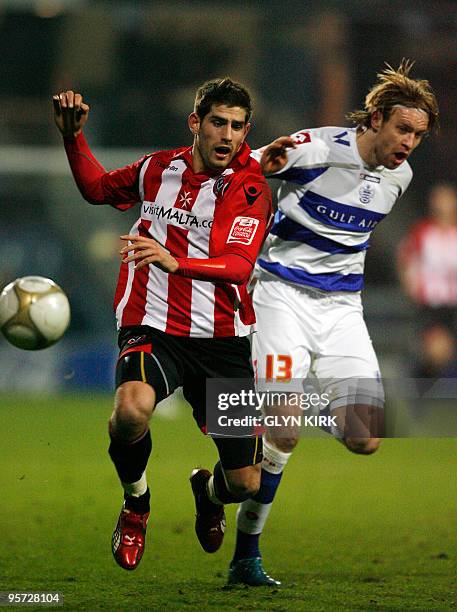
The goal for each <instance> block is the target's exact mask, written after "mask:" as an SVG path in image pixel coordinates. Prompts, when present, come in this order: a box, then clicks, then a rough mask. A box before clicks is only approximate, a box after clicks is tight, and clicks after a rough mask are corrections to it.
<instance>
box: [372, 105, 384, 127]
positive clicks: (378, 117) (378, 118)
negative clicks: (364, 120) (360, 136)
mask: <svg viewBox="0 0 457 612" xmlns="http://www.w3.org/2000/svg"><path fill="white" fill-rule="evenodd" d="M382 119H383V117H382V112H381V111H380V110H379V109H378V108H377V109H376V110H375V111H373V112H372V113H371V129H372V130H373V132H377V131H378V130H379V128H380V127H381V124H382Z"/></svg>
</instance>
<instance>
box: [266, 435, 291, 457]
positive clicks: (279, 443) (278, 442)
mask: <svg viewBox="0 0 457 612" xmlns="http://www.w3.org/2000/svg"><path fill="white" fill-rule="evenodd" d="M269 442H270V444H272V445H273V447H274V448H276V449H277V450H278V451H280V452H281V453H291V452H292V451H293V450H294V448H295V447H296V446H297V444H298V436H296V437H295V436H292V437H287V438H274V439H271V440H269Z"/></svg>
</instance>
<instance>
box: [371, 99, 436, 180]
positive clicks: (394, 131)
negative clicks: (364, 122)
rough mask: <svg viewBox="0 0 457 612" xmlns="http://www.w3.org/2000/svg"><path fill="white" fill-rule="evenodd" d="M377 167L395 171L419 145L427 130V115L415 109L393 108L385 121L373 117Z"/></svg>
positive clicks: (379, 116)
mask: <svg viewBox="0 0 457 612" xmlns="http://www.w3.org/2000/svg"><path fill="white" fill-rule="evenodd" d="M372 121H373V123H372V125H373V128H375V129H376V130H377V131H376V137H375V141H374V155H375V158H376V162H377V165H379V166H385V167H386V168H389V170H395V168H398V166H400V164H402V163H403V162H404V161H405V160H406V159H408V157H409V156H410V155H411V153H412V152H413V151H414V149H415V148H416V147H417V146H418V145H419V144H420V143H421V141H422V139H423V137H424V136H425V134H426V133H427V130H428V115H427V113H425V112H424V111H422V110H420V109H417V108H405V107H398V108H394V109H393V111H392V112H391V114H390V116H389V118H388V119H387V120H385V119H383V118H382V116H381V114H380V113H378V114H377V115H376V116H373V120H372Z"/></svg>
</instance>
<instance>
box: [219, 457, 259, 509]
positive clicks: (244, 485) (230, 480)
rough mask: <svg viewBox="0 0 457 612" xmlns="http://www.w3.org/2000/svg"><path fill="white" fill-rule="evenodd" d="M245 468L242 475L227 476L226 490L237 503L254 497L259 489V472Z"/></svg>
mask: <svg viewBox="0 0 457 612" xmlns="http://www.w3.org/2000/svg"><path fill="white" fill-rule="evenodd" d="M254 468H255V466H252V469H251V468H249V469H248V468H246V471H245V472H244V473H238V474H236V473H235V474H233V473H232V474H230V475H228V474H227V488H228V490H229V491H230V493H231V494H232V495H233V497H235V498H236V499H237V501H244V500H245V499H249V498H250V497H254V495H255V494H256V493H257V491H258V490H259V488H260V470H257V469H254Z"/></svg>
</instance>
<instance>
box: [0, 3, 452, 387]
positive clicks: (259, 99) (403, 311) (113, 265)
mask: <svg viewBox="0 0 457 612" xmlns="http://www.w3.org/2000/svg"><path fill="white" fill-rule="evenodd" d="M456 40H457V2H456V1H455V0H435V1H434V2H430V1H429V0H411V1H409V0H404V1H397V0H392V1H390V2H385V1H378V0H364V1H362V0H345V1H344V2H343V1H342V0H333V1H331V0H319V1H314V0H308V1H306V2H303V0H301V1H298V0H297V1H295V0H286V1H284V2H274V1H271V2H270V1H268V0H264V1H257V2H255V1H251V2H250V1H249V0H244V1H240V0H231V2H218V1H217V0H211V1H209V0H208V1H203V0H199V1H196V2H189V1H177V0H167V1H163V2H155V1H138V0H137V1H135V2H133V1H125V2H122V1H116V0H113V1H97V0H90V1H89V0H9V1H8V0H1V1H0V57H1V62H0V108H1V112H0V194H1V195H0V199H1V213H0V214H1V222H0V261H1V266H0V285H1V286H4V285H5V284H7V283H8V282H9V281H11V280H13V279H14V278H16V277H18V276H24V275H28V274H39V275H43V276H49V277H51V278H53V279H54V280H55V281H56V282H57V283H59V284H60V285H61V286H62V287H63V288H64V289H65V291H66V292H67V294H68V296H69V298H70V302H71V305H72V324H71V329H70V330H69V332H68V333H67V335H66V337H65V341H64V342H63V343H62V344H59V345H58V346H57V347H55V348H53V349H49V350H48V351H45V352H44V353H42V354H40V358H39V360H38V357H37V355H36V354H26V353H24V352H22V351H17V350H15V349H11V348H10V347H8V346H7V345H6V342H3V341H2V343H1V351H0V353H1V356H0V371H1V372H2V373H1V374H0V389H7V388H11V387H14V386H15V385H16V386H17V385H22V386H24V384H25V385H26V386H29V387H30V388H41V387H47V388H52V387H53V385H54V387H55V388H56V389H60V388H66V387H72V386H79V387H81V386H82V387H83V386H85V385H89V386H93V387H98V388H100V389H102V388H103V389H104V388H110V386H111V375H112V361H113V355H115V350H114V349H113V347H114V345H115V339H116V333H115V326H114V317H113V313H112V309H111V304H112V299H113V294H114V287H115V283H116V280H117V271H118V265H119V256H118V250H119V235H120V234H122V233H125V232H126V230H128V229H129V228H130V226H131V224H132V223H133V221H134V219H135V218H136V215H137V212H138V211H136V210H134V211H129V212H128V213H119V212H117V211H115V210H113V209H111V208H109V207H99V208H98V207H91V206H90V205H89V204H87V203H85V202H84V201H83V200H82V198H81V196H80V195H79V192H78V191H77V188H76V186H75V185H74V183H73V180H72V178H71V174H70V171H69V169H68V165H67V162H66V158H65V154H64V152H63V148H62V146H61V141H60V136H59V134H58V132H57V130H56V128H55V127H54V125H53V120H52V105H51V96H52V94H53V93H57V92H59V91H62V90H66V89H74V90H77V91H80V92H81V93H82V94H83V95H84V98H85V99H86V101H87V102H88V103H89V104H90V106H91V111H90V118H89V123H88V126H87V129H86V135H87V138H88V140H89V142H90V144H91V145H92V146H93V147H94V149H95V152H96V154H97V156H98V158H99V159H100V161H101V162H102V163H103V164H104V165H105V167H106V168H109V169H111V168H114V167H117V166H120V165H124V164H125V163H129V162H131V161H134V160H136V159H138V158H139V157H140V156H142V155H143V154H144V153H146V152H150V151H153V150H155V149H160V148H174V147H177V146H182V145H184V144H187V143H189V144H190V143H191V138H190V134H189V132H188V129H187V123H186V118H187V114H188V113H189V112H190V111H191V109H192V105H193V96H194V92H195V89H196V87H197V86H198V85H199V84H201V83H202V82H203V81H205V80H207V79H208V78H213V77H215V76H225V75H229V76H231V77H232V78H234V79H237V80H240V81H241V82H243V83H244V84H246V85H247V86H248V87H249V88H250V90H251V91H252V93H253V97H254V104H255V107H254V117H253V129H252V131H251V135H250V137H249V142H250V144H251V146H252V147H253V148H255V147H257V146H261V145H263V144H266V143H267V142H269V141H270V140H272V139H273V138H274V137H276V136H279V135H283V134H288V133H291V132H294V131H297V130H299V129H302V128H306V127H315V126H318V125H347V121H346V120H345V114H346V113H347V112H348V111H350V110H352V109H355V108H361V105H362V104H363V99H364V96H365V93H366V91H367V90H368V88H369V87H370V86H371V85H372V84H373V83H374V81H375V80H376V73H377V72H378V71H380V70H381V69H382V68H383V66H384V62H388V63H390V64H391V65H393V66H395V67H396V66H398V64H399V63H400V61H401V59H402V58H403V57H407V58H411V59H414V60H415V61H416V65H415V69H414V71H413V76H415V77H420V78H426V79H428V80H429V81H430V82H431V84H432V86H433V87H434V89H435V92H436V94H437V97H438V100H439V104H440V110H441V131H440V133H439V134H438V135H434V136H431V137H430V138H429V139H427V140H426V141H425V142H424V143H423V144H422V145H421V147H420V148H419V149H418V150H417V151H416V152H415V154H414V156H413V157H412V162H411V164H412V166H413V170H414V179H413V182H412V184H411V187H410V189H409V190H408V192H407V194H406V195H405V196H404V197H403V198H402V199H401V201H400V202H399V203H398V204H397V206H396V207H395V209H394V211H393V212H392V214H391V215H390V216H389V217H388V218H387V219H386V220H385V221H384V222H383V223H382V224H381V225H380V227H379V228H377V229H376V231H375V233H374V236H373V240H372V246H371V248H370V250H369V252H368V255H367V277H366V288H365V291H364V304H365V312H366V318H367V322H368V326H369V329H370V332H371V335H372V338H373V341H374V344H375V347H376V349H377V352H378V354H379V356H380V359H381V364H382V366H383V371H384V374H385V375H389V374H395V375H398V374H399V373H401V372H403V373H410V372H412V371H413V369H414V367H419V365H420V364H418V363H417V362H418V355H419V356H420V355H423V354H424V351H422V349H421V346H422V343H423V342H425V343H427V342H428V339H429V336H430V333H429V332H430V329H429V327H430V326H429V325H428V323H427V333H428V334H429V335H428V336H427V333H425V334H424V333H422V332H423V330H424V321H425V319H426V317H425V316H423V313H424V308H425V309H427V308H428V310H429V311H432V312H433V313H435V312H436V313H438V310H436V309H439V310H440V312H441V311H442V309H443V308H445V309H447V313H446V317H447V318H446V320H445V322H444V324H445V326H446V332H445V333H447V334H448V336H449V337H450V344H451V348H450V349H449V347H448V348H447V349H446V350H447V353H446V354H447V355H450V356H451V357H450V359H451V363H452V360H453V359H454V358H455V343H454V336H455V327H454V331H452V329H453V327H452V326H453V325H454V326H455V316H454V315H455V310H456V306H457V297H455V295H454V298H453V297H452V295H451V294H452V291H451V292H450V294H449V295H451V297H448V298H446V300H447V303H444V304H443V303H441V302H442V300H441V302H440V303H434V302H433V299H432V303H428V304H424V300H423V299H422V297H421V295H419V293H420V292H419V293H418V292H417V291H416V293H414V289H413V288H412V284H414V283H415V282H416V281H415V280H414V274H416V275H417V274H421V269H420V266H419V264H417V257H416V259H414V256H415V255H416V256H417V253H418V249H416V250H414V248H412V246H411V244H412V242H411V240H410V241H409V242H408V234H409V232H410V230H411V228H412V227H413V226H415V224H417V223H418V222H419V221H420V220H421V219H422V218H424V217H427V216H428V215H429V214H431V215H432V216H433V213H432V212H431V209H430V207H431V206H432V204H431V203H430V200H431V198H432V195H431V194H432V192H433V189H434V188H435V187H436V186H437V185H441V184H442V183H445V184H446V188H447V195H445V197H447V198H448V200H449V199H450V200H454V204H453V205H451V206H450V208H453V207H454V208H455V206H457V205H456V203H455V192H454V191H453V190H454V185H455V184H456V183H457V150H456V142H457V122H456V121H455V109H456V108H457V45H456V44H455V42H456ZM272 187H273V188H274V187H275V185H274V181H272ZM445 191H446V189H445ZM449 194H450V195H449ZM435 195H436V193H435ZM455 214H456V213H455V210H454V212H453V213H451V215H450V218H451V222H450V225H449V227H450V230H449V232H447V233H446V231H447V230H446V231H445V230H443V231H445V233H446V237H447V238H446V240H447V242H446V244H447V245H450V246H447V247H446V248H445V249H444V252H445V253H446V254H447V256H448V260H449V261H448V267H449V272H448V275H449V279H450V282H451V283H454V286H455V285H456V284H457V281H456V280H455V277H456V276H457V271H456V267H457V251H456V249H455V248H454V246H455V244H456V243H457V237H456V235H455V234H452V232H453V231H455V227H456V217H455ZM434 218H436V216H435V217H434ZM413 242H414V241H413ZM438 242H440V241H439V240H438ZM399 245H401V246H400V251H399V250H398V249H399ZM453 249H454V250H453ZM432 250H433V249H432ZM397 254H398V255H397ZM435 260H436V261H435V262H434V265H435V269H436V270H440V269H441V268H442V262H441V258H437V257H435ZM397 261H398V264H397V263H396V262H397ZM411 262H413V263H412V264H411ZM414 262H416V263H414ZM416 264H417V265H416ZM408 266H409V267H408ZM407 267H408V270H409V271H408V273H406V274H405V273H404V270H405V269H406V268H407ZM398 271H400V274H399V273H398ZM425 274H427V275H428V276H429V277H430V275H431V276H433V275H434V274H435V272H434V271H433V266H432V268H430V269H429V270H428V271H426V272H425ZM411 279H413V280H411ZM411 283H412V284H411ZM416 284H417V283H416ZM455 293H457V289H456V290H455V291H454V294H455ZM446 300H445V301H446ZM453 300H454V301H453ZM438 314H440V313H438ZM440 316H441V315H440ZM427 321H428V319H427ZM431 324H433V325H434V326H436V325H438V326H440V325H441V319H439V320H433V321H431ZM421 326H422V327H421ZM449 330H450V331H449ZM432 336H433V334H432ZM438 336H439V334H438ZM438 336H437V335H436V334H435V335H434V336H433V338H432V339H433V340H434V341H435V344H436V340H437V337H438ZM448 344H449V343H448ZM421 351H422V352H421ZM438 352H439V351H438ZM441 358H442V353H441ZM19 362H20V364H21V367H22V368H23V369H22V372H23V375H22V379H21V381H18V380H17V377H16V376H14V375H13V370H14V369H15V368H16V367H17V365H18V364H19ZM38 363H39V366H38V367H37V364H38ZM50 381H54V382H50Z"/></svg>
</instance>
